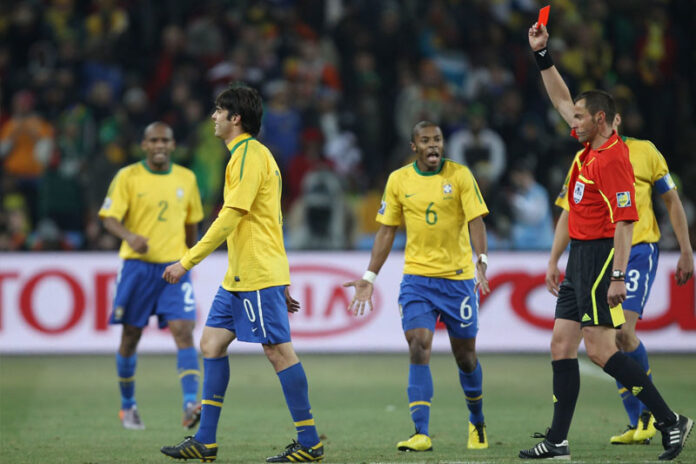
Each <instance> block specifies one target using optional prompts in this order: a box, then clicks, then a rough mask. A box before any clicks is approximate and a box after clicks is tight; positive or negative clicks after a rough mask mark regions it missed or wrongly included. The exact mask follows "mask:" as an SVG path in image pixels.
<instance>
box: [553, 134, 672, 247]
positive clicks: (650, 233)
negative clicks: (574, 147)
mask: <svg viewBox="0 0 696 464" xmlns="http://www.w3.org/2000/svg"><path fill="white" fill-rule="evenodd" d="M622 139H623V141H624V143H625V144H626V146H627V147H628V156H629V158H630V160H631V165H632V166H633V173H634V175H635V178H636V184H635V186H636V208H637V209H638V222H636V223H634V225H633V241H632V245H635V244H637V243H656V242H657V241H659V240H660V229H659V227H658V225H657V219H656V218H655V212H654V211H653V203H652V191H653V188H654V189H655V190H656V191H657V192H658V193H659V194H663V193H665V192H668V191H670V190H672V189H675V188H677V187H676V185H675V184H674V181H673V180H672V176H670V174H669V168H668V167H667V162H666V161H665V158H664V156H662V153H660V151H659V150H658V149H657V148H656V147H655V145H653V144H652V142H650V141H649V140H640V139H634V138H631V137H622ZM580 153H582V150H580V151H579V152H578V153H577V154H576V155H575V159H574V160H573V164H574V163H576V162H578V161H577V160H578V156H580ZM571 167H572V165H571ZM569 175H570V172H569V173H568V176H566V180H565V185H564V186H563V189H562V190H561V193H560V194H559V195H558V198H557V199H556V205H558V206H560V207H561V208H563V209H565V210H568V196H567V190H568V178H569Z"/></svg>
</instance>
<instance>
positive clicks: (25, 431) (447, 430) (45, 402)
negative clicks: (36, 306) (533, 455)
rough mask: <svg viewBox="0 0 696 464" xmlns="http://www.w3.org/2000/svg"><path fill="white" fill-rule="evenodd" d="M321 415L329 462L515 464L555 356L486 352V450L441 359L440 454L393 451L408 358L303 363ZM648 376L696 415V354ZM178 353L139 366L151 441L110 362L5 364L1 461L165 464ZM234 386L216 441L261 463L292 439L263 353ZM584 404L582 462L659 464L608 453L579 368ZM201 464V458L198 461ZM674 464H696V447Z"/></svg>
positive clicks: (243, 367) (652, 449)
mask: <svg viewBox="0 0 696 464" xmlns="http://www.w3.org/2000/svg"><path fill="white" fill-rule="evenodd" d="M301 359H302V361H303V364H304V366H305V369H306V371H307V376H308V378H309V385H310V399H311V402H312V406H313V412H314V415H315V418H316V421H317V425H318V427H319V431H320V433H321V434H322V435H323V440H324V444H325V449H326V460H325V462H329V463H338V462H346V463H377V462H381V463H386V462H390V463H392V462H411V463H413V462H421V463H436V462H440V463H454V462H460V463H461V462H472V463H473V462H476V463H509V462H514V463H520V462H521V461H520V460H519V459H517V453H518V451H519V449H521V448H528V447H531V446H532V445H534V444H535V443H536V441H537V440H535V439H532V438H530V435H531V434H532V433H533V432H535V431H539V432H543V431H544V430H545V428H546V427H547V426H548V425H549V423H550V420H551V413H552V404H551V367H550V364H549V359H548V356H547V355H491V354H484V355H481V363H482V366H483V373H484V413H485V415H486V423H487V427H488V438H489V441H490V449H488V450H483V451H469V450H467V449H466V432H467V421H468V411H467V409H466V403H465V401H464V396H463V394H462V392H461V389H460V387H459V382H458V377H457V371H456V368H455V365H454V361H453V359H452V357H451V356H449V355H435V356H433V359H432V362H431V367H432V371H433V379H434V383H435V396H434V398H433V407H432V413H431V422H430V431H431V434H432V438H433V447H434V451H433V452H432V453H401V452H399V451H397V450H396V442H397V441H399V440H403V439H405V438H407V437H408V436H409V435H410V434H411V433H412V432H413V430H412V425H411V421H410V418H409V414H408V407H407V399H406V380H407V371H408V359H407V355H406V354H391V355H376V354H365V355H304V356H302V355H301ZM651 361H652V369H653V374H654V376H655V380H656V383H657V385H658V387H659V388H660V389H661V391H662V392H663V394H664V395H665V397H666V398H667V401H668V403H669V404H670V405H671V406H672V407H673V408H675V409H676V410H677V411H680V412H683V413H685V414H687V415H689V416H691V417H696V399H695V396H696V355H653V356H651ZM175 363H176V361H175V357H174V356H164V355H162V356H154V355H150V356H147V355H141V356H140V357H139V361H138V370H137V373H136V382H137V383H136V396H137V400H138V406H139V409H140V412H141V415H142V417H143V420H144V422H145V425H146V427H147V429H146V430H144V431H130V430H124V429H122V428H121V425H120V422H119V421H118V416H117V414H118V408H119V395H118V387H117V383H116V379H115V366H114V365H115V362H114V358H113V356H17V357H15V356H4V357H2V358H0V462H3V463H12V464H21V463H31V464H34V463H71V464H96V463H100V464H101V463H168V462H172V461H171V460H169V459H168V458H166V457H164V456H163V455H161V454H160V452H159V448H160V446H162V445H165V444H174V443H177V442H179V441H180V440H181V439H182V438H183V437H184V435H186V434H187V432H186V431H184V430H183V429H182V428H181V426H180V420H181V410H180V389H179V382H178V378H177V375H176V372H175ZM230 365H231V379H230V384H229V387H228V389H227V396H226V398H225V407H224V408H223V412H222V418H221V421H220V428H219V430H218V444H219V446H220V451H219V454H218V461H217V462H221V463H233V462H241V463H247V462H249V463H253V462H259V463H260V462H264V458H265V457H266V456H270V455H272V454H276V453H277V452H279V451H281V450H282V448H283V447H284V446H285V445H286V444H287V443H289V442H290V439H291V438H293V437H294V436H295V431H294V427H293V425H292V420H291V418H290V415H289V413H288V411H287V409H286V407H285V402H284V399H283V395H282V391H281V389H280V384H279V383H278V380H277V377H276V375H275V374H274V372H273V369H272V368H271V366H270V364H269V363H268V362H267V361H266V360H265V358H264V357H263V356H256V355H233V356H231V357H230ZM581 366H582V369H581V373H582V385H581V392H580V399H579V402H578V406H577V409H576V413H575V419H574V423H573V427H572V429H571V431H570V437H569V440H570V449H571V454H572V458H573V461H574V462H586V463H614V462H625V463H635V462H655V461H657V456H658V454H659V453H660V452H661V449H662V447H661V445H660V439H659V433H658V436H656V438H655V439H654V440H653V443H652V444H651V445H649V446H612V445H610V444H609V437H610V436H611V435H613V434H615V433H617V432H621V431H622V430H623V428H624V427H625V424H626V422H627V420H626V417H625V414H624V411H623V407H622V405H621V403H620V401H619V399H618V394H617V392H616V387H615V385H614V383H613V381H611V379H610V378H609V377H608V376H606V375H605V374H603V373H602V372H601V370H599V368H597V367H595V366H593V365H591V364H590V362H589V361H588V360H587V358H586V357H581ZM194 462H197V461H194ZM677 462H683V463H687V462H692V463H693V462H696V437H695V436H692V437H691V439H690V442H689V443H687V447H686V449H685V450H684V451H683V452H682V454H681V455H680V457H679V458H678V460H677Z"/></svg>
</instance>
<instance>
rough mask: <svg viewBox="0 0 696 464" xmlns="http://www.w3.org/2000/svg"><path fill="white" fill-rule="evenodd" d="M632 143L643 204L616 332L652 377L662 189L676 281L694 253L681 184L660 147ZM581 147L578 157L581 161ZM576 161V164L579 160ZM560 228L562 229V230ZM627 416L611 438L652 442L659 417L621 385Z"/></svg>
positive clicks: (561, 198) (688, 269)
mask: <svg viewBox="0 0 696 464" xmlns="http://www.w3.org/2000/svg"><path fill="white" fill-rule="evenodd" d="M620 124H621V116H620V115H619V114H618V113H617V114H616V116H615V118H614V130H616V131H618V129H619V126H620ZM622 138H623V140H624V142H625V143H626V146H627V147H628V151H629V157H630V160H631V165H632V166H633V172H634V175H635V179H636V203H637V205H636V206H637V207H638V217H639V220H638V222H637V223H636V224H635V225H634V226H633V240H632V246H631V254H630V256H629V259H628V267H627V268H626V277H625V279H626V293H627V295H626V299H625V300H624V302H623V303H622V306H623V310H624V315H625V317H626V322H625V323H624V324H623V325H622V326H621V328H620V329H618V330H617V331H616V344H617V345H618V347H619V349H621V351H623V352H624V353H625V354H626V355H627V356H629V357H631V358H633V359H635V360H636V361H637V362H638V363H639V364H640V365H641V367H642V368H643V370H644V371H645V372H646V373H647V374H648V375H649V376H650V377H651V378H652V375H651V370H650V364H649V363H648V353H647V351H646V350H645V346H644V345H643V342H641V341H640V339H639V338H638V337H637V336H636V323H637V322H638V319H640V318H641V317H642V315H643V310H644V307H645V304H646V302H647V301H648V297H649V296H650V289H651V287H652V284H653V282H654V280H655V272H656V270H657V262H658V256H659V250H658V248H657V242H658V240H659V239H660V229H659V228H658V226H657V219H655V213H654V211H653V205H652V193H653V190H655V191H657V193H659V194H660V196H661V197H662V200H663V201H664V202H665V205H666V206H667V211H668V213H669V218H670V221H671V223H672V227H673V229H674V234H675V235H676V238H677V242H678V243H679V249H680V252H681V253H680V255H679V260H678V261H677V272H676V278H677V284H678V285H684V284H685V283H686V282H687V281H688V280H689V279H690V278H691V276H692V275H693V272H694V257H693V250H692V248H691V243H690V242H689V231H688V227H687V221H686V214H685V213H684V207H683V206H682V202H681V200H680V199H679V194H678V193H677V189H676V185H675V184H674V182H673V181H672V177H671V176H670V174H669V168H668V167H667V162H666V161H665V158H664V157H663V156H662V154H661V153H660V152H659V150H658V149H657V148H656V147H655V145H653V144H652V143H651V142H650V141H648V140H639V139H634V138H631V137H622ZM581 153H582V151H580V152H578V153H577V154H576V156H575V158H576V160H577V158H578V156H579V155H580V154H581ZM576 160H574V161H573V162H574V163H575V162H577V161H576ZM567 179H568V178H566V184H567V182H568V180H567ZM567 190H568V189H567V185H565V186H564V188H563V190H562V191H561V193H560V194H559V195H558V198H557V199H556V205H558V206H560V207H561V208H563V212H562V213H561V216H560V218H559V226H557V228H556V235H557V237H558V239H559V240H560V241H559V243H558V246H557V247H555V248H554V250H555V252H553V250H552V253H551V258H550V260H549V267H548V270H547V274H546V284H547V287H548V288H549V290H550V291H551V292H552V293H553V292H557V291H558V288H559V282H558V281H559V277H560V271H559V269H558V259H559V258H560V254H561V253H562V251H563V249H565V246H567V244H568V234H567V231H568V227H567V221H568V198H567V195H566V194H567ZM559 227H560V228H559ZM616 385H617V387H618V388H619V394H620V395H621V399H622V400H623V404H624V408H625V409H626V413H627V414H628V419H629V425H628V427H627V428H626V430H625V431H624V432H623V433H622V434H620V435H615V436H613V437H611V439H610V442H611V443H612V444H615V445H622V444H625V445H629V444H649V443H650V439H651V438H652V437H653V436H654V435H655V433H656V432H657V430H656V429H655V426H654V421H655V419H654V418H653V416H652V414H651V413H650V411H648V410H647V409H646V407H645V405H644V404H643V403H642V402H641V401H640V400H639V399H638V398H636V397H635V396H633V394H632V393H631V392H630V391H629V390H628V389H627V388H625V387H624V386H623V385H621V383H619V382H617V383H616Z"/></svg>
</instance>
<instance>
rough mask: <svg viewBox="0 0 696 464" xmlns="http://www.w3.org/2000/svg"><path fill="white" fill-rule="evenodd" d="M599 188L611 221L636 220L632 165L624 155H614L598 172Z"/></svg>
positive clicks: (636, 211)
mask: <svg viewBox="0 0 696 464" xmlns="http://www.w3.org/2000/svg"><path fill="white" fill-rule="evenodd" d="M600 175H601V177H600V178H599V185H598V187H599V190H600V191H601V193H602V194H603V195H604V197H605V198H606V200H607V201H608V202H609V205H610V208H611V212H612V219H613V222H614V223H616V222H618V221H637V220H638V210H637V209H636V189H635V177H634V175H633V166H631V163H630V161H629V160H628V154H626V156H619V155H617V156H615V157H613V159H612V160H611V161H610V162H609V163H607V165H606V166H605V169H604V170H603V172H602V173H601V174H600Z"/></svg>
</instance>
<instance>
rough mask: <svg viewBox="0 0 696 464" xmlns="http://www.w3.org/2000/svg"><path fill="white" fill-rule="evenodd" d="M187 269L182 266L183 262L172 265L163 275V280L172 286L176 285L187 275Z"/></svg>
mask: <svg viewBox="0 0 696 464" xmlns="http://www.w3.org/2000/svg"><path fill="white" fill-rule="evenodd" d="M186 272H187V271H186V268H185V267H184V266H182V265H181V261H177V262H176V263H174V264H170V265H169V266H167V268H166V269H165V270H164V272H163V273H162V278H163V279H164V280H166V281H167V282H168V283H170V284H175V283H177V282H179V280H180V279H181V278H182V277H183V276H184V274H186Z"/></svg>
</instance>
